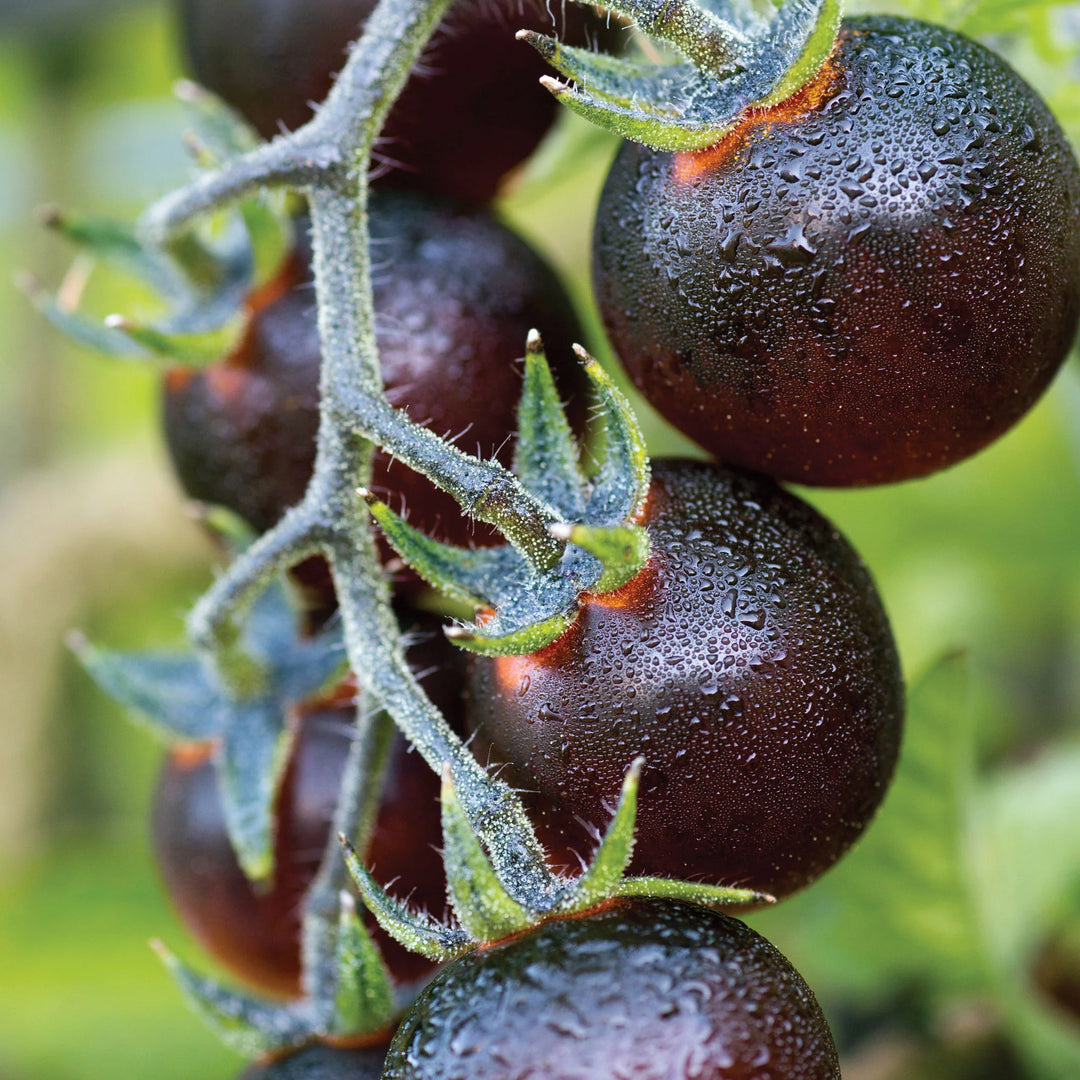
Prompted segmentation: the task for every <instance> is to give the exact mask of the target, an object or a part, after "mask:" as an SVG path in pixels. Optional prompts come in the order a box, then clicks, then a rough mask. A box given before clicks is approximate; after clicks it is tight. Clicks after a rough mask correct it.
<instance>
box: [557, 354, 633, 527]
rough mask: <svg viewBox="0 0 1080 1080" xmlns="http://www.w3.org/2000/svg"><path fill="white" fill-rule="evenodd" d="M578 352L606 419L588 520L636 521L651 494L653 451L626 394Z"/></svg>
mask: <svg viewBox="0 0 1080 1080" xmlns="http://www.w3.org/2000/svg"><path fill="white" fill-rule="evenodd" d="M574 351H575V352H576V353H577V355H578V358H579V359H580V360H581V362H582V364H583V365H584V367H585V374H586V375H587V376H588V378H589V381H590V382H591V383H592V386H593V391H594V393H595V395H596V399H597V404H598V411H599V414H600V417H601V420H602V421H603V429H604V457H603V463H602V464H601V466H600V472H599V474H598V475H597V477H596V480H595V482H594V484H593V489H592V492H591V494H590V496H589V502H588V520H589V523H590V524H595V525H622V524H623V523H625V522H627V521H632V520H633V519H634V518H635V517H637V515H638V514H639V513H640V512H641V510H642V508H643V507H644V506H645V499H646V497H647V496H648V494H649V479H650V472H649V454H648V451H647V449H646V447H645V437H644V436H643V435H642V433H641V427H640V425H639V424H638V422H637V417H636V416H635V415H634V410H633V408H632V406H631V405H630V402H629V400H628V399H627V397H626V395H625V394H624V393H623V392H622V391H621V390H620V389H619V388H618V387H617V386H616V385H615V383H614V381H613V380H612V378H611V376H610V375H609V374H608V373H607V372H606V371H605V370H604V369H603V368H602V367H601V366H600V364H598V363H597V362H596V360H594V359H593V358H592V357H591V356H590V355H589V354H588V353H587V352H586V351H585V350H584V349H583V348H581V346H580V345H575V346H574Z"/></svg>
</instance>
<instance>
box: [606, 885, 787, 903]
mask: <svg viewBox="0 0 1080 1080" xmlns="http://www.w3.org/2000/svg"><path fill="white" fill-rule="evenodd" d="M615 895H616V896H651V897H655V898H657V899H663V900H685V901H686V902H687V903H689V904H702V905H703V906H705V907H717V908H721V907H729V906H731V905H732V904H737V905H754V906H757V905H758V904H775V903H776V897H775V896H770V895H769V893H763V892H757V891H756V890H754V889H736V888H727V887H725V886H723V885H701V884H699V883H698V882H696V881H677V880H675V879H674V878H659V877H630V878H623V879H622V881H621V882H619V888H618V890H617V891H616V893H615Z"/></svg>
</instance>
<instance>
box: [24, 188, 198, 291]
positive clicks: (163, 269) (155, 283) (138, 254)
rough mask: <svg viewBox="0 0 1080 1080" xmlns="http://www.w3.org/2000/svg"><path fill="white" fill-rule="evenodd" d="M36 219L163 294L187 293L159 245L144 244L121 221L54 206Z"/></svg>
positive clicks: (175, 269)
mask: <svg viewBox="0 0 1080 1080" xmlns="http://www.w3.org/2000/svg"><path fill="white" fill-rule="evenodd" d="M37 218H38V220H39V221H40V222H41V224H43V225H45V226H46V227H48V228H50V229H52V230H53V231H54V232H57V233H59V234H60V235H61V236H63V237H64V238H65V239H66V240H68V241H69V242H70V243H72V244H74V245H75V246H76V247H77V248H79V249H80V250H81V251H84V252H86V253H87V254H88V255H90V256H92V257H93V258H95V259H97V260H99V261H100V262H102V263H105V264H106V265H108V266H112V267H114V268H115V269H117V270H120V271H121V272H122V273H125V274H129V275H130V276H131V277H134V278H136V279H137V280H139V281H142V282H144V283H145V284H147V285H149V286H150V287H151V288H152V289H154V290H155V291H156V292H159V293H161V295H162V296H166V297H179V296H183V295H185V294H186V293H187V292H188V287H187V285H186V283H185V282H184V279H183V277H182V275H181V274H180V273H179V270H178V268H177V266H176V265H175V264H173V263H172V262H171V261H170V260H169V259H168V258H167V257H166V256H165V255H164V254H163V253H162V252H161V251H160V250H159V249H158V248H155V247H151V246H150V245H148V244H145V243H143V241H142V240H141V239H140V238H139V237H138V236H137V235H136V233H135V230H134V229H133V228H132V227H131V226H130V225H128V224H126V223H124V222H119V221H110V220H108V219H105V218H95V217H89V216H85V215H80V214H75V213H71V212H70V211H67V210H62V209H60V208H59V207H56V206H45V207H42V208H40V209H39V210H38V211H37Z"/></svg>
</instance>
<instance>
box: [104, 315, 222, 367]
mask: <svg viewBox="0 0 1080 1080" xmlns="http://www.w3.org/2000/svg"><path fill="white" fill-rule="evenodd" d="M105 328H106V329H107V330H110V331H112V332H113V333H115V334H120V335H122V336H123V337H125V338H127V339H128V340H129V341H130V342H131V343H132V345H134V346H135V347H136V348H137V349H138V350H139V351H140V352H142V353H144V354H146V353H148V354H150V355H151V356H153V357H156V358H157V359H158V360H161V361H163V362H166V363H168V364H171V365H172V364H175V365H178V366H180V367H190V368H200V367H207V366H209V365H210V364H213V363H216V362H217V361H219V360H220V359H221V358H222V357H223V356H227V355H228V354H229V353H230V352H232V350H233V349H234V348H235V347H236V345H237V343H238V342H239V341H240V337H241V335H242V333H243V324H242V322H241V320H240V319H236V320H234V321H232V322H230V323H228V324H226V325H224V326H219V327H216V328H215V329H213V330H206V331H203V332H200V333H190V334H184V333H167V332H165V331H163V330H159V329H158V328H156V327H154V326H149V325H146V324H142V323H137V322H133V321H132V320H131V319H128V318H125V317H124V316H123V315H110V316H108V317H107V318H106V320H105Z"/></svg>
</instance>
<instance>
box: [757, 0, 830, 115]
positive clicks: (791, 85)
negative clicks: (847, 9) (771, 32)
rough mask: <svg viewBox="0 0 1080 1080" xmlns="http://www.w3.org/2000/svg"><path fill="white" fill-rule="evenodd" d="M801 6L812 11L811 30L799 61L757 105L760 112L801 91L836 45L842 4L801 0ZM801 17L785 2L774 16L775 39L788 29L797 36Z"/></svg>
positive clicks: (789, 3) (793, 6)
mask: <svg viewBox="0 0 1080 1080" xmlns="http://www.w3.org/2000/svg"><path fill="white" fill-rule="evenodd" d="M802 3H803V5H804V7H805V8H807V9H812V10H814V13H815V14H814V19H815V21H814V24H813V30H812V31H811V32H810V34H809V36H808V37H805V39H804V43H803V49H802V52H801V54H800V55H799V57H798V59H796V60H795V61H794V63H792V65H791V66H790V67H789V68H788V70H787V73H786V74H785V75H784V77H783V78H782V79H781V80H780V81H779V82H778V83H777V84H776V87H775V88H774V89H773V91H772V93H771V94H768V95H767V96H766V97H764V98H762V99H761V100H760V101H759V102H756V104H757V106H758V107H759V108H768V107H769V106H770V105H778V104H779V103H780V102H781V101H785V100H787V98H789V97H791V95H792V94H795V93H797V92H798V91H799V90H801V89H802V88H803V87H804V86H805V85H806V84H807V83H808V82H809V81H810V80H811V79H812V78H814V76H815V75H817V73H818V72H819V71H820V70H821V69H822V67H823V66H824V64H825V61H826V60H828V58H829V54H830V53H831V52H832V50H833V46H834V45H835V44H836V36H837V34H839V33H840V20H841V18H842V17H843V14H844V12H843V3H842V0H818V2H816V3H813V2H807V0H802ZM800 16H802V12H800V11H799V5H798V4H797V3H795V2H794V0H788V3H787V4H785V5H784V6H783V7H781V8H780V11H779V13H778V14H777V16H776V21H777V34H776V36H777V37H781V36H782V35H783V34H784V33H785V32H786V30H787V29H788V27H789V26H790V27H792V28H793V29H794V30H795V32H798V31H799V29H800V27H799V25H798V23H799V18H800ZM792 24H794V25H792Z"/></svg>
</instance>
